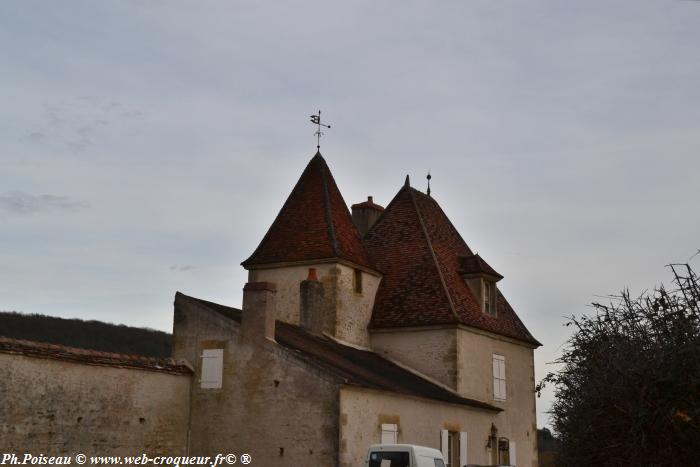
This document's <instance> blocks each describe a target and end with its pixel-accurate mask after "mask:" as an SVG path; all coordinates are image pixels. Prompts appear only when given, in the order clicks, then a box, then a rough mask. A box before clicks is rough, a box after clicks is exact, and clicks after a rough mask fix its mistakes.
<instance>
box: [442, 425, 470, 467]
mask: <svg viewBox="0 0 700 467" xmlns="http://www.w3.org/2000/svg"><path fill="white" fill-rule="evenodd" d="M440 451H441V452H442V457H444V458H445V464H446V466H447V467H460V466H463V465H466V464H467V433H466V432H465V431H462V432H456V431H449V430H440Z"/></svg>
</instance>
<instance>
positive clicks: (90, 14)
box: [0, 0, 700, 423]
mask: <svg viewBox="0 0 700 467" xmlns="http://www.w3.org/2000/svg"><path fill="white" fill-rule="evenodd" d="M279 3H282V5H279ZM699 24H700V2H691V1H642V0H634V1H632V0H629V1H610V0H604V1H587V2H562V1H554V0H553V1H549V2H541V1H528V2H520V1H517V2H516V1H498V2H494V1H491V0H485V1H453V2H440V3H435V2H415V1H385V2H376V1H364V2H300V1H286V2H252V1H251V2H224V1H219V2H213V1H205V2H179V1H158V0H151V1H145V0H144V1H120V2H116V1H115V2H107V1H105V2H89V1H84V2H79V1H63V2H45V1H36V2H34V1H28V0H23V1H14V2H12V1H10V2H2V3H0V82H1V83H2V86H0V102H2V105H1V106H0V162H1V167H2V170H0V265H1V266H0V309H8V310H18V311H25V312H35V313H46V314H49V315H56V316H66V317H81V318H89V319H99V320H105V321H111V322H117V323H126V324H130V325H137V326H150V327H153V328H158V329H163V330H168V331H169V330H170V329H171V326H172V300H173V296H174V293H175V291H176V290H181V291H182V292H184V293H187V294H191V295H194V296H197V297H201V298H204V299H207V300H212V301H217V302H220V303H224V304H229V305H233V306H239V305H240V299H241V288H242V286H243V283H244V282H245V273H244V270H243V269H242V268H241V267H240V266H239V263H240V262H241V261H242V260H243V259H245V258H246V257H247V255H248V254H250V253H251V252H252V251H253V249H254V248H255V246H257V243H258V242H259V240H260V239H261V238H262V236H263V234H264V233H265V231H266V229H267V227H268V226H269V224H270V223H271V222H272V220H273V218H274V216H275V215H276V213H277V211H278V210H279V208H280V207H281V206H282V203H283V202H284V200H285V198H286V197H287V195H288V194H289V192H290V190H291V188H292V187H293V185H294V183H295V182H296V180H297V178H298V176H299V175H300V173H301V171H302V170H303V168H304V166H305V164H306V163H307V161H308V160H309V159H310V157H311V156H312V155H313V153H314V151H315V140H314V137H313V131H314V129H313V127H312V126H311V125H310V123H308V115H310V114H311V113H312V112H314V111H316V110H317V109H319V108H320V109H322V110H323V115H324V118H327V119H328V120H329V121H330V122H331V123H332V125H333V128H332V129H331V130H329V131H327V132H326V133H327V134H326V136H325V137H324V138H323V141H322V152H323V154H324V157H325V158H326V160H327V161H328V163H329V165H330V167H331V170H332V171H333V173H334V175H335V178H336V181H337V182H338V185H339V187H340V189H341V191H342V193H343V195H344V197H345V200H346V201H347V202H348V203H353V202H358V201H361V200H363V199H365V197H366V196H367V195H370V194H371V195H374V197H375V200H376V201H377V202H379V203H381V204H384V205H386V203H388V201H389V200H390V199H391V197H393V195H394V194H395V193H396V191H397V190H398V189H399V188H400V186H401V184H402V183H403V178H404V176H405V174H406V173H409V174H411V178H412V180H413V185H414V186H416V187H418V188H421V189H424V188H425V178H424V177H425V174H426V173H427V171H428V170H430V171H431V173H432V175H433V180H432V190H433V195H434V196H435V198H436V199H437V200H438V202H440V203H441V205H442V207H443V209H444V210H445V212H446V213H447V214H448V216H450V218H451V219H452V221H453V223H454V224H455V225H456V227H457V228H458V229H459V230H460V232H461V233H462V235H463V236H464V238H465V240H466V241H467V243H468V244H469V245H470V246H471V247H472V249H473V250H476V251H477V252H479V253H480V254H481V255H482V256H484V257H485V258H486V259H487V260H488V261H489V263H490V264H492V265H493V266H494V267H495V268H496V269H497V270H498V271H499V272H501V273H502V274H503V275H504V276H505V279H504V280H503V281H502V282H501V283H500V286H501V288H502V290H504V292H505V293H506V295H507V296H508V298H509V300H510V302H511V303H512V304H513V306H514V307H515V308H516V310H517V311H518V313H519V314H520V316H521V317H522V319H523V320H524V321H525V323H526V324H527V325H528V327H529V328H530V330H531V331H532V332H533V334H534V335H535V336H536V337H537V338H538V339H540V340H541V341H542V342H543V343H544V346H543V347H542V348H541V349H540V350H538V351H537V353H536V355H537V357H536V358H537V365H538V368H537V373H538V379H539V378H540V377H541V376H543V375H544V373H545V372H546V370H547V369H548V368H547V366H546V365H545V362H548V361H551V360H553V359H554V358H555V356H556V354H557V350H558V347H559V346H560V345H561V344H562V343H563V342H564V341H565V339H566V336H567V334H566V332H567V330H566V328H563V327H562V324H563V322H564V319H563V316H566V315H570V314H572V313H577V314H580V313H583V312H587V311H588V310H589V309H588V308H587V307H586V304H587V303H589V302H590V301H592V300H594V299H595V298H596V297H595V295H605V294H608V293H614V292H616V291H618V290H619V289H620V288H622V287H630V288H631V290H633V291H637V290H641V289H644V288H650V287H652V286H654V285H655V284H657V283H659V282H660V281H666V280H667V279H668V277H669V274H668V272H667V271H666V270H665V269H664V265H665V264H667V263H669V262H674V261H685V260H687V259H688V258H689V257H690V256H691V255H692V254H693V253H694V252H695V251H697V250H698V248H700V236H699V235H698V233H699V231H700V217H699V216H698V208H697V201H698V195H699V194H700V188H699V187H700V175H698V174H699V173H700V157H699V156H698V153H699V150H700V123H699V122H700V86H698V83H700V60H698V58H699V57H700V54H699V52H700V28H698V25H699ZM694 261H695V262H696V263H697V261H698V260H697V258H696V259H695V260H694ZM549 398H550V394H546V395H545V397H544V399H541V400H540V401H538V405H539V407H538V410H539V411H540V412H541V413H542V412H543V411H544V410H546V409H547V407H548V404H549ZM541 413H540V423H544V422H545V421H546V417H544V416H542V414H541Z"/></svg>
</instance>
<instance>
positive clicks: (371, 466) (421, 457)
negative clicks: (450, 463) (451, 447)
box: [365, 444, 445, 467]
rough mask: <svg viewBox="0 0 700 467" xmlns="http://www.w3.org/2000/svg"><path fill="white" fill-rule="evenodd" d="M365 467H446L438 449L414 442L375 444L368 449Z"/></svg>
mask: <svg viewBox="0 0 700 467" xmlns="http://www.w3.org/2000/svg"><path fill="white" fill-rule="evenodd" d="M365 467H445V459H444V458H443V457H442V453H441V452H440V451H438V450H437V449H433V448H426V447H425V446H415V445H413V444H373V445H372V446H370V447H369V450H368V451H367V458H366V459H365Z"/></svg>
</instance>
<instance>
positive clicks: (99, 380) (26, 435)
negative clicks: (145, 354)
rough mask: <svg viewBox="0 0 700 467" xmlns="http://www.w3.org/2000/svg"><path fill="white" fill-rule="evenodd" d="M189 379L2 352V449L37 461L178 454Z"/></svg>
mask: <svg viewBox="0 0 700 467" xmlns="http://www.w3.org/2000/svg"><path fill="white" fill-rule="evenodd" d="M190 377H191V376H190V375H189V374H187V375H176V374H167V373H162V372H155V371H146V370H140V369H132V368H118V367H112V366H102V365H88V364H83V363H78V362H72V361H63V360H57V359H46V358H38V357H33V356H25V355H18V354H12V353H0V395H1V396H0V399H1V401H0V447H2V448H3V450H4V451H5V452H8V451H9V452H15V453H31V454H34V455H39V454H41V453H43V454H45V455H59V454H63V455H71V456H73V455H75V454H77V453H84V454H86V455H90V454H95V455H110V454H111V455H140V454H142V453H146V454H147V455H149V456H151V455H182V454H185V450H186V442H187V420H188V415H189V405H188V401H189V391H190Z"/></svg>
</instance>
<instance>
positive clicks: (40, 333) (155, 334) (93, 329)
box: [0, 311, 172, 357]
mask: <svg viewBox="0 0 700 467" xmlns="http://www.w3.org/2000/svg"><path fill="white" fill-rule="evenodd" d="M0 336H5V337H12V338H14V339H26V340H31V341H39V342H49V343H51V344H62V345H68V346H71V347H81V348H84V349H93V350H101V351H104V352H116V353H124V354H133V355H145V356H148V357H169V356H170V343H171V338H172V336H171V335H170V334H168V333H166V332H162V331H156V330H154V329H145V328H134V327H130V326H124V325H123V324H119V325H117V324H110V323H103V322H101V321H83V320H81V319H64V318H55V317H53V316H46V315H38V314H24V313H17V312H14V311H0Z"/></svg>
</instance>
